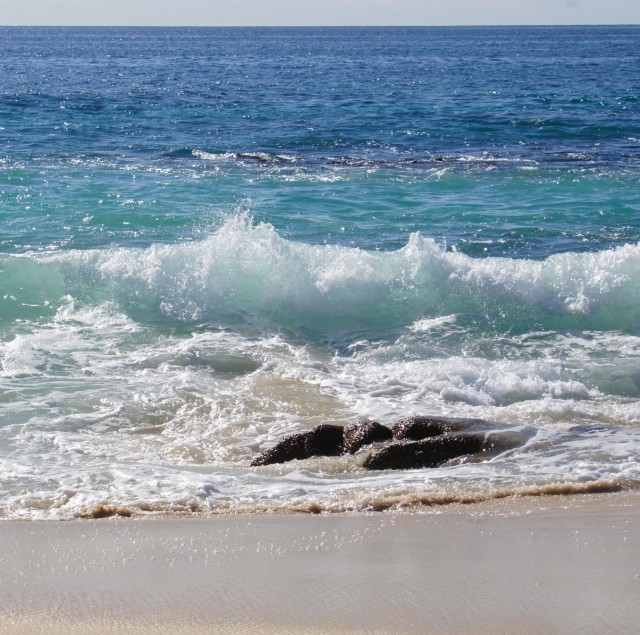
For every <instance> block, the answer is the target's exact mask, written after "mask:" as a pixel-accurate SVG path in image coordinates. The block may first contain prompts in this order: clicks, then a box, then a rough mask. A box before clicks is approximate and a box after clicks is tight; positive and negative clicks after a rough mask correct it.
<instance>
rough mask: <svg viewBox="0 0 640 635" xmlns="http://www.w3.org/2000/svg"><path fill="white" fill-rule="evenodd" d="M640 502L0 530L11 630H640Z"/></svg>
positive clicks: (580, 500)
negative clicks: (639, 625) (638, 627)
mask: <svg viewBox="0 0 640 635" xmlns="http://www.w3.org/2000/svg"><path fill="white" fill-rule="evenodd" d="M639 521H640V496H638V495H630V494H608V495H590V496H572V497H563V496H556V497H540V498H522V499H505V500H503V501H497V502H492V503H482V504H475V505H467V506H448V507H441V508H430V509H426V510H424V511H421V512H420V513H402V514H394V513H390V512H385V513H378V514H371V515H333V516H322V515H320V516H311V515H306V516H285V515H277V516H266V515H265V516H257V515H252V516H248V515H247V516H226V517H225V516H221V517H210V518H182V519H179V518H178V519H176V518H156V519H104V520H82V521H80V520H79V521H70V522H11V521H4V522H2V523H0V589H1V590H2V593H1V595H0V632H1V633H3V634H9V633H54V634H55V633H67V634H75V633H116V632H117V633H231V632H234V633H436V634H438V633H465V634H466V633H593V634H598V635H601V634H603V633H634V632H637V631H636V629H637V625H638V623H639V622H640V601H639V600H640V531H639V530H638V525H639Z"/></svg>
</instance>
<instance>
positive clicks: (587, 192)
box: [0, 27, 640, 517]
mask: <svg viewBox="0 0 640 635" xmlns="http://www.w3.org/2000/svg"><path fill="white" fill-rule="evenodd" d="M0 51H1V53H0V466H2V467H0V510H1V511H0V514H3V513H4V514H7V515H14V516H16V515H17V516H27V517H36V516H39V515H45V516H46V515H48V514H53V515H62V516H65V515H69V514H71V515H72V514H74V513H79V510H80V511H82V510H83V509H86V508H88V507H91V506H92V505H95V504H98V503H105V502H107V503H114V504H118V505H125V506H130V507H131V508H132V509H134V510H141V509H144V508H145V506H147V507H148V506H149V505H151V503H149V500H151V499H153V501H154V502H153V505H151V507H153V508H154V509H155V508H157V509H162V510H167V509H178V508H180V509H182V508H185V507H187V508H188V507H189V506H190V505H191V503H189V502H185V501H192V500H196V502H197V504H195V503H194V505H195V507H196V508H198V509H211V510H214V511H217V510H219V509H221V508H225V509H226V508H232V509H239V508H242V509H250V510H251V509H258V508H283V509H290V508H298V507H299V508H304V507H305V505H307V504H310V502H315V503H318V501H319V504H320V505H321V506H324V507H326V508H328V509H344V508H353V509H362V508H365V507H367V505H369V504H370V501H371V500H372V496H373V498H374V499H375V496H378V495H379V496H391V497H392V496H395V495H398V492H404V493H407V495H408V496H409V498H410V499H411V497H412V496H413V497H415V500H425V497H426V498H429V496H435V497H436V498H437V496H440V495H442V496H444V494H442V492H441V490H440V489H438V488H439V487H442V488H444V490H446V492H448V493H449V495H450V496H451V497H452V498H453V499H455V498H456V497H458V498H460V497H464V496H467V495H469V492H472V495H474V496H475V495H477V496H478V497H479V498H482V497H487V496H490V495H496V493H497V494H498V495H500V494H501V493H504V492H505V491H507V492H510V491H514V492H515V491H516V490H518V487H520V488H522V487H525V488H527V487H529V488H531V491H536V492H541V491H546V490H545V488H548V487H550V486H551V485H553V484H554V483H556V482H557V481H558V480H562V481H563V482H564V481H565V480H566V481H568V482H569V483H570V484H572V486H573V485H575V486H576V487H577V485H578V484H584V483H592V482H593V483H596V484H597V485H598V486H602V487H609V486H610V487H633V488H635V487H636V486H637V483H638V482H640V480H639V478H640V477H639V476H638V475H639V474H640V470H638V465H637V461H636V460H635V459H634V458H631V456H632V454H633V452H634V451H635V450H633V448H635V447H637V446H640V437H639V436H638V428H640V408H639V406H638V398H639V397H640V366H639V365H638V364H639V361H640V247H639V246H638V241H639V239H640V187H639V176H640V27H549V28H546V27H544V28H543V27H536V28H525V27H522V28H520V27H519V28H512V27H509V28H507V27H494V28H485V27H483V28H479V27H478V28H335V29H332V28H319V29H317V28H286V29H285V28H282V29H280V28H271V29H260V28H258V29H244V28H234V29H231V28H198V29H191V28H173V29H164V28H143V29H139V28H73V29H71V28H13V27H11V28H0ZM423 412H427V413H436V414H451V415H455V416H471V417H481V418H487V419H489V420H492V421H497V422H499V423H501V424H504V425H507V424H508V425H513V426H516V427H517V429H518V431H519V432H518V434H522V435H523V438H525V437H526V438H529V437H531V438H533V439H534V441H533V442H532V443H533V445H532V447H528V446H527V450H526V451H525V450H523V451H522V454H521V455H520V454H517V453H516V455H515V458H513V457H512V456H509V457H506V458H504V459H500V460H499V461H498V463H497V466H496V467H492V466H493V465H494V464H493V463H486V464H485V465H484V466H483V467H482V468H480V467H479V468H478V470H479V473H480V476H478V474H476V473H473V474H469V473H468V472H469V469H470V468H469V467H468V466H467V467H460V470H459V471H456V470H453V472H452V474H449V472H446V470H445V471H444V472H443V473H442V474H441V472H440V471H439V470H436V471H434V472H432V476H433V479H435V480H429V479H426V480H425V477H424V475H420V476H415V475H413V476H412V475H409V476H407V475H406V474H404V475H395V476H388V475H384V476H381V477H380V479H381V480H380V481H379V482H378V481H376V482H375V483H374V485H375V486H376V487H379V488H381V490H380V491H383V492H384V494H380V493H379V492H378V494H375V495H374V494H372V493H371V489H370V484H371V480H368V479H366V478H363V480H362V481H361V480H359V479H360V476H358V474H359V473H358V472H357V470H356V472H355V476H354V473H353V472H351V471H349V470H351V469H352V468H345V467H344V465H342V464H340V463H339V461H338V463H335V464H331V466H329V467H328V466H327V465H325V464H324V463H322V462H320V463H318V464H317V465H316V464H312V468H309V469H310V470H311V473H312V475H313V477H312V478H311V480H310V481H308V482H307V481H305V479H304V478H302V479H301V480H299V479H298V477H297V476H296V475H295V474H297V472H295V470H297V469H298V468H297V467H296V468H292V469H293V470H294V472H292V474H293V475H292V474H290V475H289V476H288V477H287V478H288V479H289V480H288V481H287V482H288V483H290V485H291V489H290V490H288V489H287V488H286V487H285V488H284V489H283V487H284V486H283V485H282V483H281V482H280V481H279V480H278V476H281V474H279V473H278V474H273V473H270V472H264V473H263V472H259V471H258V473H257V474H256V471H255V470H252V469H249V468H246V466H247V465H248V462H249V461H250V459H251V456H252V455H253V454H254V453H255V452H256V451H257V450H258V449H260V448H264V447H266V446H268V444H269V443H271V442H273V441H274V440H276V439H278V438H281V437H282V436H283V435H284V434H286V433H288V432H291V431H296V430H299V429H307V428H308V427H310V426H312V425H315V424H316V423H319V422H326V421H329V422H336V423H345V422H349V421H351V420H353V419H354V418H357V417H362V416H370V417H374V418H377V419H379V420H382V421H384V422H389V421H391V420H392V419H393V418H394V417H396V416H401V415H404V414H411V413H423ZM585 426H586V427H587V428H588V429H590V430H591V428H589V426H593V431H594V435H593V439H594V440H593V441H592V442H591V443H592V445H590V446H589V447H588V449H586V450H585V449H584V448H583V446H582V445H581V443H582V441H581V439H580V438H578V437H576V436H573V435H572V432H571V431H572V430H574V428H576V429H577V428H578V427H579V428H580V430H583V429H584V427H585ZM603 426H604V427H603ZM603 430H604V431H605V432H602V431H603ZM596 432H597V434H596ZM565 434H566V435H568V436H566V438H565V436H563V435H565ZM616 435H621V439H620V440H619V439H618V438H617V436H616ZM578 436H579V435H578ZM548 439H551V440H550V441H549V440H548ZM620 444H621V445H620ZM547 447H551V448H555V449H554V450H553V451H552V450H549V451H547V450H545V449H544V448H547ZM603 447H605V449H604V450H603V449H602V448H603ZM622 447H624V448H626V449H625V450H624V451H623V450H621V448H622ZM541 448H543V449H541ZM78 453H80V454H83V455H84V456H85V459H83V460H78V458H77V457H78ZM630 453H631V454H630ZM636 455H637V454H636ZM2 457H4V458H5V459H6V460H5V461H4V463H3V462H2ZM123 457H124V458H123ZM603 457H604V458H603ZM345 469H346V470H347V471H346V472H345ZM3 470H4V472H3ZM327 470H328V472H327ZM465 470H467V471H465ZM483 470H484V471H483ZM158 473H159V474H162V475H163V476H162V478H161V480H160V481H158V482H159V483H160V484H157V483H156V485H154V486H153V487H152V488H151V489H148V487H147V486H146V485H145V483H148V482H149V479H150V478H151V477H150V476H149V475H150V474H158ZM328 474H330V475H332V476H328ZM345 474H349V477H347V476H345ZM516 475H517V476H516ZM163 478H164V479H165V480H164V481H162V479H163ZM198 479H199V480H198ZM207 479H208V480H207ZM440 479H441V480H440ZM203 482H204V485H203ZM311 482H313V484H312V485H311V484H310V483H311ZM105 483H109V484H110V485H108V486H107V485H105ZM207 483H208V484H207ZM305 483H306V484H305ZM434 483H437V486H436V485H434ZM478 483H479V485H478ZM105 488H106V489H105ZM271 488H274V489H271ZM341 488H342V489H341ZM344 488H346V489H344ZM425 488H426V489H425ZM474 488H475V489H474ZM107 490H108V491H109V492H110V494H108V495H107V494H105V491H107ZM444 490H443V491H444ZM376 491H378V490H376ZM425 491H426V492H427V493H425ZM434 491H436V494H434V493H433V492H434ZM518 491H521V490H518ZM198 492H200V493H198ZM201 492H205V494H202V493H201ZM264 492H267V494H265V493H264ZM345 492H346V493H345ZM354 492H355V493H354ZM429 492H430V493H429ZM452 492H453V493H452ZM465 492H466V493H465ZM193 497H195V498H193ZM300 501H302V502H300ZM225 505H226V507H225ZM154 506H155V507H154ZM181 506H182V507H181ZM296 506H297V507H296Z"/></svg>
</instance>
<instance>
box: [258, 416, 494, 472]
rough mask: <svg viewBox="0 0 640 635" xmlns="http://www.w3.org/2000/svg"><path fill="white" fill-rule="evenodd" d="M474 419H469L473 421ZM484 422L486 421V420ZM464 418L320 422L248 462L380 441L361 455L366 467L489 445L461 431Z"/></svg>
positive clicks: (439, 457) (416, 462) (427, 460)
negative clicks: (342, 423) (389, 423)
mask: <svg viewBox="0 0 640 635" xmlns="http://www.w3.org/2000/svg"><path fill="white" fill-rule="evenodd" d="M477 423H478V421H477V420H469V421H468V424H469V426H470V425H471V424H477ZM485 423H486V422H485ZM465 427H467V426H465V421H464V420H459V419H444V418H434V417H408V418H405V419H400V420H399V421H396V423H395V424H394V425H393V427H392V428H389V427H387V426H383V425H382V424H380V423H377V422H376V421H359V422H357V423H353V424H351V425H348V426H345V427H344V428H343V427H342V426H335V425H320V426H317V427H316V428H314V429H313V430H311V431H310V432H302V433H300V434H292V435H290V436H288V437H285V438H284V439H283V440H282V441H280V442H279V443H276V445H274V446H273V447H272V448H269V449H268V450H265V451H264V452H262V453H261V454H260V455H259V456H258V457H257V458H255V459H254V460H253V461H252V463H251V465H252V466H253V467H256V466H260V465H271V464H272V463H286V462H287V461H293V460H295V459H298V460H301V459H308V458H310V457H312V456H336V455H339V454H355V453H356V452H358V451H359V450H361V449H362V448H363V447H365V446H369V445H372V444H374V443H377V444H381V447H379V448H378V449H374V450H372V451H371V452H370V454H369V456H367V457H366V459H365V460H364V463H363V467H365V468H367V469H370V470H388V469H395V470H399V469H415V468H422V467H438V466H439V465H442V464H443V463H446V462H447V461H449V460H451V459H454V458H457V457H460V456H465V455H478V454H480V453H483V452H486V451H487V450H489V449H492V448H494V446H495V443H494V442H493V441H492V442H489V441H487V440H486V437H485V435H484V434H481V433H478V432H466V433H463V432H460V430H462V429H464V428H465Z"/></svg>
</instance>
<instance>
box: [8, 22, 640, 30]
mask: <svg viewBox="0 0 640 635" xmlns="http://www.w3.org/2000/svg"><path fill="white" fill-rule="evenodd" d="M603 26H640V22H576V23H573V22H571V23H569V22H567V23H563V22H560V23H549V24H544V23H540V24H522V23H513V24H0V28H3V29H4V28H36V29H42V28H64V29H74V28H79V29H83V28H89V29H94V28H107V29H110V28H125V29H136V28H137V29H410V28H416V29H424V28H428V29H431V28H433V29H438V28H445V29H448V28H461V29H464V28H471V29H474V28H483V27H484V28H514V27H518V28H541V27H603Z"/></svg>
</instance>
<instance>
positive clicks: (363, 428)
mask: <svg viewBox="0 0 640 635" xmlns="http://www.w3.org/2000/svg"><path fill="white" fill-rule="evenodd" d="M391 439H393V433H392V432H391V430H390V429H389V428H387V426H383V425H382V424H380V423H378V422H377V421H358V422H357V423H352V424H351V425H348V426H345V428H344V452H345V453H346V454H355V453H356V452H357V451H358V450H359V449H360V448H362V447H363V446H365V445H371V444H372V443H377V442H380V441H390V440H391Z"/></svg>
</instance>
